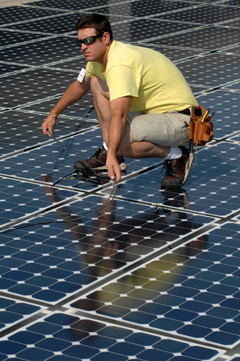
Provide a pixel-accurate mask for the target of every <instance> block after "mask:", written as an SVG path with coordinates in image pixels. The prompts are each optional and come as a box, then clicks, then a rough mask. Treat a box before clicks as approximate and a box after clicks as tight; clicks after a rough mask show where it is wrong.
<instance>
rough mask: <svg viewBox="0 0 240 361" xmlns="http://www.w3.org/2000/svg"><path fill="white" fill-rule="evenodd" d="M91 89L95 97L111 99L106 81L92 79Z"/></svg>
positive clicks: (95, 77)
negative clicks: (101, 96)
mask: <svg viewBox="0 0 240 361" xmlns="http://www.w3.org/2000/svg"><path fill="white" fill-rule="evenodd" d="M90 89H91V92H92V95H93V96H99V95H103V96H104V97H105V98H107V99H109V89H108V87H107V85H106V83H104V81H103V80H102V79H100V78H98V77H97V76H93V77H91V78H90Z"/></svg>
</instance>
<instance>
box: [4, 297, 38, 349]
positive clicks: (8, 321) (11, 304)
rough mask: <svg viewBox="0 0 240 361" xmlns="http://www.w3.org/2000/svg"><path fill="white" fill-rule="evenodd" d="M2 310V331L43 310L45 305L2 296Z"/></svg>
mask: <svg viewBox="0 0 240 361" xmlns="http://www.w3.org/2000/svg"><path fill="white" fill-rule="evenodd" d="M0 310H1V312H0V331H1V332H2V331H4V330H6V329H7V328H10V327H11V326H14V325H16V324H17V323H19V322H21V321H23V320H26V319H27V318H29V317H31V316H34V315H36V313H38V312H40V311H41V310H43V307H39V306H36V305H32V304H31V303H27V302H21V301H19V300H12V299H10V298H7V297H5V296H4V297H2V296H1V297H0ZM0 353H1V350H0Z"/></svg>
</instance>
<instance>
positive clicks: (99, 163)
mask: <svg viewBox="0 0 240 361" xmlns="http://www.w3.org/2000/svg"><path fill="white" fill-rule="evenodd" d="M90 88H91V92H92V95H93V103H94V108H95V111H96V113H97V117H98V120H99V124H100V127H101V131H102V137H103V142H104V143H105V144H107V142H108V125H109V121H110V119H111V111H110V102H109V91H108V87H107V85H106V84H105V83H104V82H103V81H102V80H101V79H99V78H97V77H92V78H91V80H90ZM106 159H107V150H106V149H105V148H104V147H103V146H102V147H101V148H99V149H98V150H97V152H96V153H94V154H93V155H92V156H91V157H90V158H88V159H87V160H79V161H76V162H75V164H74V168H75V169H76V170H77V171H79V172H84V173H90V172H91V171H103V170H104V171H106V170H107V167H106ZM117 159H118V163H119V165H120V168H121V170H125V169H126V167H127V166H126V164H125V162H124V159H123V157H121V156H119V157H118V158H117Z"/></svg>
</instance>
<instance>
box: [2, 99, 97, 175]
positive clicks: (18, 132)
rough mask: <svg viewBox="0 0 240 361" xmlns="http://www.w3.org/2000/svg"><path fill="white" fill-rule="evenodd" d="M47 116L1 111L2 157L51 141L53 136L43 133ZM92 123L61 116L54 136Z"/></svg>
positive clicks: (74, 130)
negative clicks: (43, 123)
mask: <svg viewBox="0 0 240 361" xmlns="http://www.w3.org/2000/svg"><path fill="white" fill-rule="evenodd" d="M55 103H56V100H55ZM45 117H46V116H45V115H40V114H37V113H30V112H28V113H27V112H22V111H6V112H4V113H1V114H0V122H1V126H0V157H3V156H6V155H7V154H9V153H12V152H16V151H18V152H19V151H20V150H24V149H27V148H31V147H34V146H35V147H36V146H37V145H40V144H43V143H46V142H48V141H50V140H51V138H49V137H48V136H46V135H43V134H42V129H41V124H42V122H43V120H44V119H45ZM73 123H74V124H73ZM91 125H92V123H89V122H88V121H86V120H80V119H76V120H75V121H73V120H72V119H68V118H64V117H61V116H60V117H58V122H57V126H56V127H55V129H54V137H55V138H58V137H60V136H66V135H70V134H71V133H74V132H76V131H80V130H83V129H86V128H88V127H90V126H91ZM13 172H14V170H13Z"/></svg>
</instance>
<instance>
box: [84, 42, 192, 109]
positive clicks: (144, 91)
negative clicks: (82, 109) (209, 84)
mask: <svg viewBox="0 0 240 361" xmlns="http://www.w3.org/2000/svg"><path fill="white" fill-rule="evenodd" d="M86 70H87V76H88V77H91V76H94V75H95V76H97V77H99V78H101V79H102V80H104V81H105V82H106V83H107V86H108V88H109V92H110V100H114V99H116V98H121V97H124V96H131V97H132V99H131V104H130V110H131V111H142V112H144V113H164V112H167V111H170V110H183V109H186V108H189V107H190V106H192V105H197V104H198V103H197V101H196V100H195V98H194V96H193V94H192V91H191V89H190V88H189V86H188V84H187V82H186V80H185V79H184V77H183V75H182V73H181V72H180V70H179V69H178V68H177V67H176V66H175V65H174V64H173V63H172V62H171V61H170V60H169V59H168V58H167V57H165V56H164V55H163V54H161V53H159V52H157V51H154V50H151V49H148V48H143V47H139V46H133V45H129V44H124V43H121V42H119V41H113V43H112V44H111V46H110V50H109V53H108V62H107V66H106V67H105V66H104V65H102V64H100V63H97V62H88V63H87V68H86Z"/></svg>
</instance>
